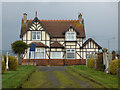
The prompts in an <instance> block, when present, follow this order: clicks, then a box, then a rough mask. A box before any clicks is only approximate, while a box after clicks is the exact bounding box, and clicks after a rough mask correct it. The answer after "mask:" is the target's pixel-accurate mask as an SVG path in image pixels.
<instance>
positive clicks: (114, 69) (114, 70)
mask: <svg viewBox="0 0 120 90" xmlns="http://www.w3.org/2000/svg"><path fill="white" fill-rule="evenodd" d="M119 65H120V59H115V60H113V61H111V63H110V72H111V73H112V74H116V73H117V69H118V68H119Z"/></svg>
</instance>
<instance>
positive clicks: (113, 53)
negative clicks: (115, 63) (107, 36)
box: [112, 51, 116, 60]
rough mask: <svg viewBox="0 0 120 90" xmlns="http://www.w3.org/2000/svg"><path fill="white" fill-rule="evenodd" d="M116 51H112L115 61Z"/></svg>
mask: <svg viewBox="0 0 120 90" xmlns="http://www.w3.org/2000/svg"><path fill="white" fill-rule="evenodd" d="M115 54H116V53H115V51H112V60H114V59H115Z"/></svg>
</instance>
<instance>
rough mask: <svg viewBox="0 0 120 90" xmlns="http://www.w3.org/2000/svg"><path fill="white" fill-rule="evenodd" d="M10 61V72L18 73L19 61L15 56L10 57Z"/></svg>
mask: <svg viewBox="0 0 120 90" xmlns="http://www.w3.org/2000/svg"><path fill="white" fill-rule="evenodd" d="M8 58H9V60H8V66H9V70H11V71H16V70H17V68H18V61H17V59H16V58H15V57H14V56H8Z"/></svg>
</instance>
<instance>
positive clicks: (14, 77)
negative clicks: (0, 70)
mask: <svg viewBox="0 0 120 90" xmlns="http://www.w3.org/2000/svg"><path fill="white" fill-rule="evenodd" d="M36 68H37V67H36V66H19V67H18V70H17V71H6V72H5V73H4V74H2V88H17V87H18V86H19V85H20V84H22V83H23V82H24V80H25V79H26V78H27V77H28V75H29V74H30V73H32V72H33V71H34V70H35V69H36Z"/></svg>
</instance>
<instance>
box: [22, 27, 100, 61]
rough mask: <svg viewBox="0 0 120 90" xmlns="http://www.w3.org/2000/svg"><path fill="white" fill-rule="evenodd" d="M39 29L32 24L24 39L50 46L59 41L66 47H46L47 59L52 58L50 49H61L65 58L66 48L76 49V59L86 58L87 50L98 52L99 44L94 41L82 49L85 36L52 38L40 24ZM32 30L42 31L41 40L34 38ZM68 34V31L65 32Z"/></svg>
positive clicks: (28, 42)
mask: <svg viewBox="0 0 120 90" xmlns="http://www.w3.org/2000/svg"><path fill="white" fill-rule="evenodd" d="M37 29H38V30H36V29H35V25H33V26H31V27H30V28H29V30H28V31H27V32H26V33H25V34H24V35H23V38H22V40H23V41H24V42H25V43H27V44H30V43H31V42H42V43H43V44H45V45H47V46H48V47H50V44H52V43H53V42H54V41H59V42H60V44H62V45H63V46H64V47H65V48H64V49H62V48H51V49H50V48H46V49H45V53H46V55H45V58H46V59H50V51H61V52H62V55H63V56H62V57H63V59H66V49H75V51H76V55H75V56H76V57H75V59H86V54H87V52H98V51H99V50H98V46H97V45H96V44H95V43H93V42H92V41H91V42H89V43H88V44H86V45H85V46H84V47H83V48H82V49H81V47H82V44H83V38H77V37H76V41H74V42H73V41H71V42H68V41H66V37H65V38H50V35H49V34H48V33H47V32H46V31H45V30H44V29H43V28H42V26H41V29H40V25H39V27H38V28H37ZM32 31H41V34H42V35H41V40H32ZM69 31H74V30H73V29H69V30H68V31H67V32H69ZM65 36H66V33H65ZM24 59H27V54H26V53H25V57H24Z"/></svg>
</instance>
